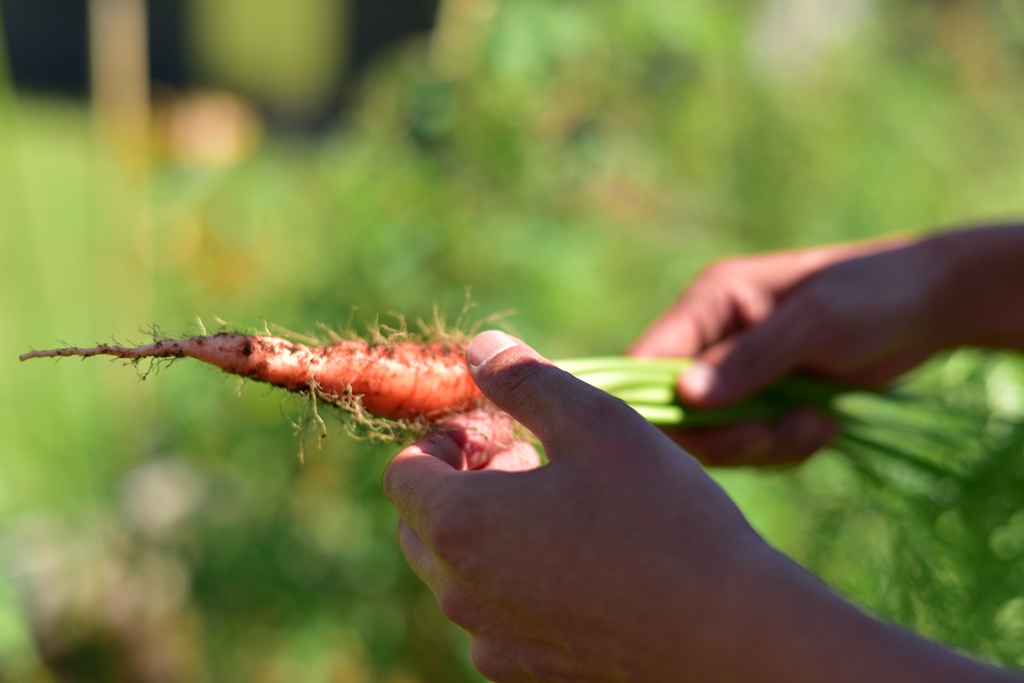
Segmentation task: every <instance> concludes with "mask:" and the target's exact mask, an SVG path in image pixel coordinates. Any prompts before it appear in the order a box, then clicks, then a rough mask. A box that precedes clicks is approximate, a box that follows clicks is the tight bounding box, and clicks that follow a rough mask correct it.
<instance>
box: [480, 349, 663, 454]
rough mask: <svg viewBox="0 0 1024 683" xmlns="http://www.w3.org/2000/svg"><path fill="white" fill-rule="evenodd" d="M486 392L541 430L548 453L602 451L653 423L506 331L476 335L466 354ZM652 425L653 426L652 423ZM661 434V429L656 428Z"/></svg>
mask: <svg viewBox="0 0 1024 683" xmlns="http://www.w3.org/2000/svg"><path fill="white" fill-rule="evenodd" d="M466 359H467V363H468V365H469V370H470V373H471V374H472V376H473V379H474V381H475V382H476V383H477V386H479V387H480V390H481V391H482V392H483V393H484V395H485V396H486V397H487V398H489V399H490V400H491V401H492V402H493V403H494V404H495V405H497V406H498V407H499V408H501V409H502V410H504V411H505V412H507V413H509V414H510V415H511V416H512V417H514V418H515V419H516V420H518V421H519V422H520V423H522V425H523V426H525V427H526V428H527V429H529V430H530V431H531V432H533V433H534V434H536V435H537V437H538V438H539V439H540V440H541V443H543V444H544V446H545V449H546V450H547V452H548V455H549V456H552V453H553V452H555V451H563V450H570V449H568V448H562V446H569V445H570V444H571V445H572V447H573V448H572V449H571V450H573V451H574V452H580V453H582V452H586V451H587V450H597V448H596V447H597V446H604V448H602V449H601V450H603V451H604V452H606V453H608V454H609V455H613V454H614V451H615V449H614V448H609V446H611V445H613V444H615V443H618V442H622V441H623V439H624V438H626V435H629V436H630V437H634V438H635V437H636V436H638V435H640V434H642V433H643V430H644V429H647V428H649V426H647V424H646V422H644V420H643V418H641V417H640V416H639V415H637V413H636V412H635V411H633V410H631V409H630V408H629V407H627V406H626V404H625V403H623V402H622V401H620V400H618V399H616V398H614V397H612V396H609V395H608V394H606V393H604V392H603V391H600V390H598V389H595V388H594V387H592V386H590V385H589V384H587V383H585V382H583V381H581V380H579V379H577V378H575V377H573V376H572V375H570V374H569V373H567V372H565V371H564V370H561V369H559V368H557V367H555V366H554V365H552V364H551V363H550V362H548V361H547V360H545V359H544V358H542V357H541V356H540V355H539V354H538V353H537V352H536V351H534V350H533V349H531V348H530V347H529V346H527V345H525V344H523V343H522V342H520V341H519V340H517V339H514V338H512V337H509V336H508V335H506V334H505V333H503V332H499V331H497V330H491V331H488V332H483V333H481V334H479V335H477V336H476V338H474V339H473V341H472V342H471V343H470V345H469V348H468V350H467V353H466ZM651 429H652V428H651ZM654 435H655V436H657V433H656V432H655V433H654Z"/></svg>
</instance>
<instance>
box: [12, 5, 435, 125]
mask: <svg viewBox="0 0 1024 683" xmlns="http://www.w3.org/2000/svg"><path fill="white" fill-rule="evenodd" d="M192 1H193V2H196V1H199V2H201V1H202V0H192ZM342 4H343V5H345V6H346V10H345V12H346V13H347V16H346V18H345V22H344V23H343V24H342V25H340V26H339V27H338V30H339V33H342V34H343V35H340V36H339V39H340V40H341V41H342V44H343V47H344V53H345V55H344V56H345V65H346V68H344V69H342V70H340V71H339V74H340V78H338V79H336V82H335V83H333V88H332V92H330V93H329V94H328V95H327V96H326V97H325V98H324V99H325V104H324V105H322V106H320V107H318V108H317V110H318V111H316V112H313V113H312V115H308V116H305V117H301V123H302V124H305V125H309V126H311V127H314V128H316V127H319V126H321V125H323V124H326V123H328V122H329V121H327V120H325V119H333V118H334V116H335V115H336V114H337V111H338V109H339V107H341V106H342V104H343V103H344V102H345V101H346V100H348V99H349V90H350V86H351V85H352V84H353V83H355V82H356V80H357V79H358V78H359V76H360V74H362V73H363V72H364V71H365V69H366V68H367V67H368V66H369V65H370V64H371V63H372V61H373V59H374V57H375V56H377V55H379V54H380V53H382V52H384V51H386V50H388V49H389V48H391V47H393V46H394V45H396V44H397V43H399V42H401V41H403V40H405V39H407V38H410V37H412V36H415V35H417V34H423V33H426V32H428V31H430V29H431V28H432V27H433V25H434V21H435V18H436V14H437V6H438V0H351V1H350V2H347V3H342ZM88 5H89V0H0V11H2V16H3V27H4V32H5V37H6V42H7V49H8V53H9V54H8V59H9V62H10V70H11V75H12V80H13V81H14V85H15V87H16V88H18V89H19V90H27V91H41V92H55V93H60V94H65V95H73V96H86V95H88V93H89V82H90V76H89V27H88V23H89V16H88V11H89V8H88ZM190 5H191V3H190V2H189V0H148V1H147V2H146V7H147V24H148V45H149V73H150V80H151V82H152V83H153V84H155V85H158V86H170V87H172V88H174V89H184V88H189V87H195V86H203V87H214V88H216V87H222V86H224V85H225V84H223V83H217V82H216V79H215V78H214V79H211V77H210V76H209V75H206V74H203V73H201V70H200V69H197V68H196V65H195V59H194V58H193V56H192V55H190V46H191V44H192V36H190V34H189V12H190V10H191V7H190ZM246 94H247V95H248V96H249V98H250V99H252V100H254V102H255V104H256V105H258V106H259V105H265V104H267V103H265V102H260V98H259V97H258V96H255V97H253V96H252V94H251V93H246ZM271 109H272V108H271ZM265 113H266V114H268V115H269V119H270V123H271V124H273V123H275V122H279V123H281V124H282V125H285V126H286V127H287V125H288V123H289V121H288V120H284V121H277V119H279V118H280V117H275V116H274V115H273V114H274V112H273V111H267V112H265Z"/></svg>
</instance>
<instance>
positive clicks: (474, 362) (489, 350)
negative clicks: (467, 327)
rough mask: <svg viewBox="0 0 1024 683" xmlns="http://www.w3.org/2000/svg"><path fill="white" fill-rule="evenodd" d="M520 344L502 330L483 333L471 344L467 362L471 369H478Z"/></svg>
mask: <svg viewBox="0 0 1024 683" xmlns="http://www.w3.org/2000/svg"><path fill="white" fill-rule="evenodd" d="M517 343H518V342H517V341H516V340H515V339H513V338H512V337H510V336H508V335H507V334H505V333H504V332H502V331H501V330H488V331H486V332H481V333H480V334H478V335H477V336H476V337H474V338H473V341H472V342H470V343H469V348H468V349H467V350H466V362H467V363H468V364H469V367H471V368H478V367H480V366H481V365H483V364H484V363H486V362H487V361H489V360H490V359H492V358H494V357H495V356H497V355H498V354H499V353H501V352H502V351H504V350H505V349H510V348H512V347H513V346H515V345H516V344H517Z"/></svg>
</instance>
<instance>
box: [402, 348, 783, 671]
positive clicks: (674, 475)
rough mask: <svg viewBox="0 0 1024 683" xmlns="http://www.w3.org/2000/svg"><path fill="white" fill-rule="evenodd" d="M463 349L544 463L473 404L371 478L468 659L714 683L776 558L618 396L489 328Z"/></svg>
mask: <svg viewBox="0 0 1024 683" xmlns="http://www.w3.org/2000/svg"><path fill="white" fill-rule="evenodd" d="M468 357H469V361H470V363H471V366H470V367H471V372H472V373H473V376H474V379H475V380H476V382H477V384H478V385H479V386H480V388H481V390H482V391H483V392H484V394H485V395H486V396H487V397H488V398H489V399H490V400H491V401H493V402H494V404H495V405H497V406H498V407H499V408H501V409H502V410H505V411H507V412H508V413H509V414H511V415H512V416H513V417H515V418H516V419H517V420H519V421H520V422H521V423H522V424H523V425H525V426H526V427H527V428H528V429H530V430H531V431H532V432H533V433H534V434H536V435H537V436H538V437H539V439H540V441H541V443H542V444H543V445H544V448H545V451H546V453H547V455H548V458H549V461H550V462H549V464H548V465H547V466H545V467H543V468H538V467H537V465H538V462H539V460H538V458H537V455H536V452H535V451H534V450H533V449H532V447H530V446H528V445H526V444H524V443H521V442H515V441H512V440H511V433H510V432H509V431H508V429H507V426H506V425H505V424H504V423H502V422H501V421H500V420H499V421H498V422H494V421H493V417H488V415H487V414H486V413H475V414H473V415H469V416H465V417H463V418H460V419H459V420H457V421H456V422H455V423H454V424H453V425H452V426H451V427H450V428H449V429H447V430H445V431H441V432H438V433H436V434H433V435H431V436H429V437H427V438H425V439H424V440H422V441H420V442H418V443H417V444H415V445H414V446H411V447H409V448H407V449H405V450H404V451H402V452H401V453H400V454H399V455H398V456H396V457H395V459H394V461H393V462H392V463H391V464H390V466H389V467H388V469H387V471H386V472H385V475H384V488H385V492H386V493H387V495H388V497H389V498H390V499H391V501H392V503H394V505H395V507H396V508H397V509H398V511H399V513H400V515H401V518H402V521H400V522H399V531H398V535H399V541H400V543H401V546H402V549H403V551H404V552H405V554H406V557H407V558H408V559H409V563H410V564H411V565H412V567H413V569H414V571H415V572H416V573H417V574H418V575H419V576H420V578H421V579H423V581H424V582H426V583H427V585H428V586H430V588H431V589H432V590H433V591H434V594H435V595H436V596H437V599H438V602H439V603H440V605H441V609H442V610H443V612H444V613H445V615H446V616H448V618H450V619H451V620H452V621H454V622H455V623H456V624H459V625H460V626H462V627H463V628H465V629H466V630H467V631H468V632H469V634H470V637H471V643H472V654H473V662H474V664H475V666H476V667H477V668H478V669H479V670H480V671H481V672H482V673H483V674H484V675H485V676H487V677H488V678H490V679H492V680H495V681H535V680H544V681H548V680H557V681H606V680H607V681H622V680H643V681H682V680H725V679H727V678H728V677H729V668H730V667H731V666H732V665H733V664H734V663H735V661H732V660H734V659H735V658H734V657H731V656H730V653H731V652H734V651H739V650H734V648H741V647H742V643H740V642H737V641H738V640H739V639H742V638H744V634H745V633H746V631H747V628H748V627H752V626H751V622H752V621H753V620H752V619H751V617H750V614H748V613H744V614H739V613H738V609H739V608H740V607H741V606H742V605H743V604H744V603H745V602H746V601H745V600H744V599H742V598H741V597H740V593H741V592H742V591H743V590H745V584H746V583H748V581H751V579H750V578H749V577H750V573H751V570H752V569H755V568H762V569H763V568H764V567H767V566H771V565H772V564H773V563H776V562H778V561H779V560H780V559H781V556H780V555H778V554H777V553H776V552H775V551H773V550H771V549H770V548H769V547H768V546H767V545H766V544H765V543H764V542H763V541H762V540H761V538H760V537H759V536H758V535H757V534H756V533H755V532H754V531H753V530H752V529H751V527H750V526H749V525H748V524H747V522H746V521H745V520H744V518H743V516H742V515H741V514H740V512H739V510H738V509H737V508H736V507H735V505H733V503H732V502H731V501H730V500H729V498H728V497H727V496H726V495H725V494H724V492H723V491H722V490H721V489H720V488H719V487H718V486H717V485H716V484H715V483H714V482H713V481H712V480H711V479H710V478H709V477H708V476H707V474H706V473H705V472H704V471H703V469H702V468H701V467H700V466H699V465H698V464H697V463H696V462H695V461H694V460H693V459H692V458H690V457H689V456H688V455H687V454H686V453H684V452H683V451H681V450H680V449H679V448H678V447H677V446H676V445H675V444H673V443H672V442H671V441H670V440H669V439H667V438H666V437H665V436H664V435H663V434H662V433H661V432H659V431H658V430H657V429H655V428H654V427H652V426H651V425H649V424H648V423H647V422H646V421H644V420H643V419H642V418H641V417H640V416H639V415H637V414H636V413H635V412H634V411H632V410H631V409H630V408H628V407H627V406H626V405H625V404H624V403H622V402H620V401H618V400H617V399H614V398H612V397H611V396H608V395H607V394H604V393H603V392H600V391H598V390H597V389H594V388H592V387H590V386H589V385H586V384H585V383H583V382H581V381H579V380H577V379H575V378H574V377H572V376H571V375H568V374H567V373H565V372H563V371H561V370H559V369H557V368H555V367H554V366H552V365H550V364H549V363H547V361H545V360H543V359H542V358H540V357H539V356H538V355H537V354H536V353H535V352H534V351H533V350H531V349H530V348H528V347H526V346H525V345H522V344H521V343H518V342H515V341H514V340H512V339H511V338H509V337H507V336H506V335H504V334H502V333H500V332H486V333H484V334H482V335H480V336H479V337H477V338H476V340H474V342H473V344H472V345H471V346H470V349H469V354H468ZM492 415H493V414H492ZM503 469H507V470H511V471H501V470H503Z"/></svg>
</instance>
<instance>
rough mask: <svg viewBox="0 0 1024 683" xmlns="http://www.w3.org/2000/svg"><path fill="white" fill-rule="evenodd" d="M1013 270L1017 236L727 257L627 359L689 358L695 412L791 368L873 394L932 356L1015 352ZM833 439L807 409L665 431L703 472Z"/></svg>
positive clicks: (1003, 231)
mask: <svg viewBox="0 0 1024 683" xmlns="http://www.w3.org/2000/svg"><path fill="white" fill-rule="evenodd" d="M1022 261H1024V228H1022V227H1020V226H995V227H989V228H982V229H973V230H963V231H957V232H951V233H946V234H942V235H938V236H935V237H931V238H926V239H890V240H883V241H879V242H874V243H868V244H853V245H841V246H833V247H826V248H822V249H811V250H804V251H788V252H780V253H775V254H767V255H760V256H749V257H741V258H734V259H729V260H726V261H722V262H720V263H716V264H714V265H712V266H711V267H709V268H708V269H706V270H705V271H704V272H703V273H701V274H700V276H698V277H697V279H696V280H695V281H694V282H693V283H692V284H691V285H690V287H689V288H688V289H687V290H686V291H685V292H683V294H682V296H681V297H680V298H679V299H678V300H677V301H676V303H675V304H674V305H673V306H672V307H671V308H669V310H668V311H667V312H666V313H665V314H664V315H663V316H661V317H660V318H659V319H658V320H657V321H655V322H654V324H653V325H652V326H651V327H650V329H648V330H647V332H646V333H645V334H644V335H643V336H642V337H641V338H640V339H639V340H638V341H637V342H636V344H634V346H633V347H632V348H631V349H630V353H631V354H633V355H637V356H669V357H671V356H693V357H696V358H697V359H698V360H699V362H698V363H697V364H695V365H694V367H693V368H692V369H691V370H690V371H689V372H687V373H686V374H684V375H683V377H681V378H680V382H679V395H680V398H682V400H683V401H684V402H686V403H688V404H691V405H694V406H698V407H707V408H711V407H720V406H724V405H728V404H730V403H733V402H735V401H738V400H740V399H743V398H745V397H747V396H749V395H750V394H752V393H754V392H755V391H757V390H758V389H760V388H762V387H763V386H765V385H766V384H768V383H769V382H771V381H772V380H775V379H777V378H779V377H781V376H782V375H784V374H786V373H788V372H792V371H794V370H803V371H809V372H814V373H818V374H821V375H825V376H828V377H833V378H836V379H840V380H843V381H846V382H850V383H853V384H858V385H865V386H880V385H883V384H885V383H887V382H889V381H890V380H892V379H894V378H895V377H898V376H899V375H901V374H902V373H904V372H906V371H907V370H909V369H911V368H913V367H914V366H916V365H918V364H919V363H920V362H921V361H923V360H924V359H926V358H927V357H929V356H931V355H932V354H934V353H935V352H937V351H940V350H942V349H946V348H952V347H955V346H964V345H976V346H988V347H1003V348H1016V349H1022V348H1024V316H1021V315H1019V314H1017V311H1019V306H1018V304H1017V303H1016V302H1017V300H1018V299H1019V293H1020V292H1024V269H1021V268H1020V266H1019V264H1020V263H1021V262H1022ZM834 435H835V425H834V424H833V423H832V422H830V421H829V420H828V419H827V418H825V417H824V416H822V415H820V414H817V413H815V412H814V411H812V410H801V411H797V412H795V413H793V414H790V415H789V416H787V417H786V418H784V419H783V420H781V421H780V422H778V423H777V424H772V425H769V424H762V423H754V422H751V423H745V424H740V425H735V426H732V427H729V428H722V429H706V430H690V431H677V432H673V433H672V434H671V436H672V437H673V438H674V439H675V440H676V441H677V442H678V443H679V444H680V445H682V446H683V447H685V448H686V449H687V450H689V451H690V452H692V453H694V454H695V455H697V456H698V457H699V458H701V460H702V461H703V462H705V463H706V464H710V465H776V464H782V463H791V462H798V461H801V460H803V459H805V458H807V457H808V456H810V455H811V454H812V453H814V452H815V451H817V450H818V449H820V448H821V447H822V446H824V445H826V444H827V443H828V442H829V441H830V440H831V439H832V437H833V436H834Z"/></svg>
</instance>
